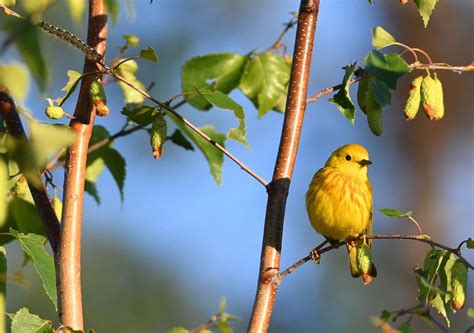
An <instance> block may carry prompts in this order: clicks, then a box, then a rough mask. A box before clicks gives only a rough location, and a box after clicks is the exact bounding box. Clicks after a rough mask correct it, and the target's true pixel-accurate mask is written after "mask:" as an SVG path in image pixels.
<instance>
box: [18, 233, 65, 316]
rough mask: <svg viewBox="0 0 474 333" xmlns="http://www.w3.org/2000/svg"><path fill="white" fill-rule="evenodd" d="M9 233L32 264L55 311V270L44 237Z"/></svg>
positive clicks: (56, 305) (56, 306)
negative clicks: (45, 246)
mask: <svg viewBox="0 0 474 333" xmlns="http://www.w3.org/2000/svg"><path fill="white" fill-rule="evenodd" d="M10 233H11V234H13V235H14V236H15V238H16V239H17V240H18V241H19V242H20V246H21V248H22V249H23V251H25V253H26V254H27V255H28V257H29V258H30V259H31V261H32V262H33V265H34V267H35V269H36V271H37V272H38V274H39V276H40V278H41V282H42V283H43V287H44V290H45V291H46V294H47V295H48V297H49V298H50V299H51V301H52V302H53V304H54V308H55V309H56V310H57V308H58V304H57V292H56V270H55V268H54V260H53V258H52V257H51V256H50V255H49V254H48V253H47V252H46V250H45V248H44V244H45V243H46V237H43V236H40V235H36V234H22V233H19V232H17V231H16V230H13V229H11V230H10Z"/></svg>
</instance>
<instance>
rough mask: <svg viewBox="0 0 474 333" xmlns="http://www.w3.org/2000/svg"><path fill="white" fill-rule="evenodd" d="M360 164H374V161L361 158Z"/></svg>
mask: <svg viewBox="0 0 474 333" xmlns="http://www.w3.org/2000/svg"><path fill="white" fill-rule="evenodd" d="M359 164H360V165H361V166H367V165H370V164H372V162H371V161H369V160H360V161H359Z"/></svg>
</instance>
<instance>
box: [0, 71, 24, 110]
mask: <svg viewBox="0 0 474 333" xmlns="http://www.w3.org/2000/svg"><path fill="white" fill-rule="evenodd" d="M29 83H30V82H29V79H28V72H27V69H26V67H25V66H24V65H23V64H20V63H13V64H10V65H0V85H3V86H4V87H5V88H7V90H8V91H9V92H10V93H11V94H12V96H13V98H14V99H15V101H17V102H19V103H23V102H24V101H25V97H26V96H27V95H28V91H29V88H30V87H29V85H30V84H29Z"/></svg>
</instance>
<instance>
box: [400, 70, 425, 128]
mask: <svg viewBox="0 0 474 333" xmlns="http://www.w3.org/2000/svg"><path fill="white" fill-rule="evenodd" d="M421 82H423V76H418V77H417V78H416V79H414V80H413V81H412V82H411V86H410V91H409V93H408V98H407V101H406V103H405V108H404V109H403V114H405V117H406V118H407V120H412V119H414V118H415V116H416V114H417V113H418V110H420V105H421Z"/></svg>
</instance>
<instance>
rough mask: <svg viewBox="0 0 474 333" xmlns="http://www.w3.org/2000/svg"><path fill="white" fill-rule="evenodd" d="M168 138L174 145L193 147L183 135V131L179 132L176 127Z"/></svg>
mask: <svg viewBox="0 0 474 333" xmlns="http://www.w3.org/2000/svg"><path fill="white" fill-rule="evenodd" d="M169 139H170V140H171V142H173V143H174V144H175V145H178V146H181V147H183V148H184V149H186V150H194V147H193V145H192V144H191V142H189V141H188V139H186V137H185V136H184V135H183V132H181V131H180V130H179V129H176V130H175V131H174V133H173V134H172V135H171V136H170V137H169Z"/></svg>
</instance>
